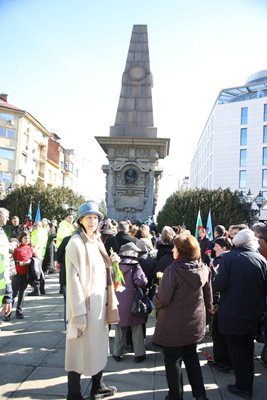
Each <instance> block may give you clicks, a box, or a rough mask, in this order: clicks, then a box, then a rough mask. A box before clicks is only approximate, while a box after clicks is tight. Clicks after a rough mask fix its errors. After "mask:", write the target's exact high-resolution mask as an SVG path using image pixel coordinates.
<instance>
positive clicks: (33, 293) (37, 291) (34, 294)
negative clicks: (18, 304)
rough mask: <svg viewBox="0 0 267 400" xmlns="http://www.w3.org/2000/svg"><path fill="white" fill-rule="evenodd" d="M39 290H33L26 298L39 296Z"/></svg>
mask: <svg viewBox="0 0 267 400" xmlns="http://www.w3.org/2000/svg"><path fill="white" fill-rule="evenodd" d="M40 295H41V293H40V290H39V289H33V291H32V292H30V293H28V294H27V296H40Z"/></svg>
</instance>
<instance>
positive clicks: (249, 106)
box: [190, 70, 267, 199]
mask: <svg viewBox="0 0 267 400" xmlns="http://www.w3.org/2000/svg"><path fill="white" fill-rule="evenodd" d="M219 187H221V188H223V189H225V188H228V187H229V188H230V189H231V190H232V191H235V190H238V191H243V193H246V192H248V190H249V189H250V190H251V192H252V193H253V194H254V195H255V197H256V196H257V194H258V193H259V191H262V192H263V195H264V197H265V199H267V70H265V71H260V72H257V73H255V74H253V75H251V76H250V77H249V78H248V80H247V82H246V84H245V85H243V86H237V87H234V88H230V89H223V90H222V91H221V92H220V93H219V95H218V97H217V99H216V101H215V104H214V106H213V108H212V110H211V113H210V116H209V118H208V120H207V123H206V125H205V128H204V130H203V132H202V134H201V137H200V139H199V141H198V143H197V147H196V150H195V152H194V155H193V158H192V161H191V167H190V188H192V189H194V188H207V189H217V188H219Z"/></svg>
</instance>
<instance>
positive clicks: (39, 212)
mask: <svg viewBox="0 0 267 400" xmlns="http://www.w3.org/2000/svg"><path fill="white" fill-rule="evenodd" d="M41 220H42V218H41V210H40V203H38V208H37V211H36V215H35V220H34V222H41Z"/></svg>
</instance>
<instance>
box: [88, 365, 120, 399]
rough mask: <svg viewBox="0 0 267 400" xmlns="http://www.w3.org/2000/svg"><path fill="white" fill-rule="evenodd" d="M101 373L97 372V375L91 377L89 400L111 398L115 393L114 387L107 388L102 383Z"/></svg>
mask: <svg viewBox="0 0 267 400" xmlns="http://www.w3.org/2000/svg"><path fill="white" fill-rule="evenodd" d="M102 375H103V371H100V372H98V374H96V375H93V376H92V388H91V393H90V397H89V398H90V399H91V400H98V399H104V397H110V396H113V395H114V394H115V393H116V392H117V388H116V387H115V386H107V385H105V383H104V382H103V378H102Z"/></svg>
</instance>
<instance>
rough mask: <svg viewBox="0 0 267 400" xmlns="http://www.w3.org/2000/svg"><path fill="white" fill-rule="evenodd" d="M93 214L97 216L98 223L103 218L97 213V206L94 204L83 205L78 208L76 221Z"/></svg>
mask: <svg viewBox="0 0 267 400" xmlns="http://www.w3.org/2000/svg"><path fill="white" fill-rule="evenodd" d="M90 214H94V215H97V216H98V219H99V221H102V219H103V218H104V216H103V214H102V213H101V212H100V211H99V208H98V205H97V204H96V203H94V202H90V203H84V204H82V205H81V206H80V207H79V208H78V213H77V217H76V221H79V220H80V219H81V218H83V217H86V215H90Z"/></svg>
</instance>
